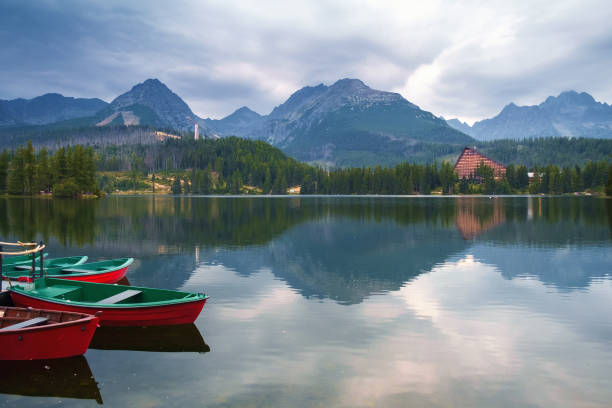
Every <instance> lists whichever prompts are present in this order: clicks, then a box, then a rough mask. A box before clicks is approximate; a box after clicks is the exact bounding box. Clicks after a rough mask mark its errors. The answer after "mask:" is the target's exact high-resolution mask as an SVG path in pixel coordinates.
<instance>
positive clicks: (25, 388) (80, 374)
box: [0, 356, 102, 404]
mask: <svg viewBox="0 0 612 408" xmlns="http://www.w3.org/2000/svg"><path fill="white" fill-rule="evenodd" d="M0 372H1V373H3V374H2V381H0V393H3V394H13V395H23V396H28V397H57V398H78V399H93V400H96V401H97V402H98V403H99V404H102V396H101V395H100V390H99V389H98V384H97V383H96V380H95V378H94V377H93V374H92V373H91V369H90V368H89V364H88V363H87V360H86V359H85V357H83V356H78V357H70V358H61V359H53V360H33V361H0Z"/></svg>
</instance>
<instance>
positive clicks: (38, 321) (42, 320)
mask: <svg viewBox="0 0 612 408" xmlns="http://www.w3.org/2000/svg"><path fill="white" fill-rule="evenodd" d="M47 320H49V318H48V317H35V318H33V319H30V320H25V321H23V322H20V323H15V324H12V325H10V326H6V327H3V328H2V329H0V331H8V330H16V329H25V328H26V327H32V326H36V325H39V324H41V323H45V322H46V321H47Z"/></svg>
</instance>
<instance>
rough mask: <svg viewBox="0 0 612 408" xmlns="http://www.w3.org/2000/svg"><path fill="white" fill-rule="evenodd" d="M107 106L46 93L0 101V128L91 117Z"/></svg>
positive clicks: (99, 100)
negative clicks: (29, 97)
mask: <svg viewBox="0 0 612 408" xmlns="http://www.w3.org/2000/svg"><path fill="white" fill-rule="evenodd" d="M107 105H108V103H107V102H104V101H103V100H101V99H98V98H73V97H68V96H63V95H60V94H58V93H48V94H44V95H41V96H38V97H36V98H32V99H22V98H19V99H13V100H0V126H14V125H46V124H49V123H55V122H59V121H63V120H69V119H74V118H79V117H84V116H92V115H94V114H95V113H96V112H98V111H100V110H101V109H103V108H104V107H106V106H107Z"/></svg>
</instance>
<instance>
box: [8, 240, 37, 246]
mask: <svg viewBox="0 0 612 408" xmlns="http://www.w3.org/2000/svg"><path fill="white" fill-rule="evenodd" d="M0 245H7V246H36V245H38V244H37V243H36V242H21V241H17V242H0Z"/></svg>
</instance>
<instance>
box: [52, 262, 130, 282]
mask: <svg viewBox="0 0 612 408" xmlns="http://www.w3.org/2000/svg"><path fill="white" fill-rule="evenodd" d="M127 270H128V267H127V266H126V267H125V268H120V269H117V270H114V271H108V272H102V273H89V274H85V273H84V274H80V275H75V276H70V275H49V276H48V277H49V278H58V279H66V280H76V281H81V282H93V283H116V282H119V281H120V280H121V279H123V278H124V277H125V274H126V272H127Z"/></svg>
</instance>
